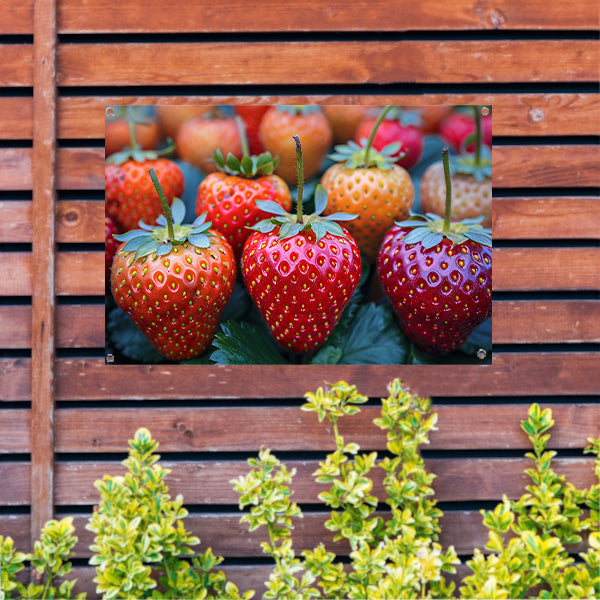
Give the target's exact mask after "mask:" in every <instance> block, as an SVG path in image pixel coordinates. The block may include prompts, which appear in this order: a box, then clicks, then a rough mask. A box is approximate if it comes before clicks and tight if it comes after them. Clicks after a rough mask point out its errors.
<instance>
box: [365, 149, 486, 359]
mask: <svg viewBox="0 0 600 600" xmlns="http://www.w3.org/2000/svg"><path fill="white" fill-rule="evenodd" d="M447 153H448V150H447V149H445V150H444V152H443V156H444V164H445V169H446V174H447V175H446V181H447V182H448V187H447V201H446V206H447V210H446V214H445V218H444V220H443V221H442V220H441V219H439V218H435V216H434V215H430V214H429V215H427V216H422V215H412V216H411V218H410V220H407V221H401V222H399V223H396V225H394V227H392V229H391V230H390V231H389V232H388V233H387V234H386V236H385V239H384V240H383V243H382V245H381V249H380V251H379V255H378V258H377V272H378V276H379V281H380V283H381V285H382V287H383V289H384V291H385V293H386V295H387V297H388V298H389V300H390V302H391V304H392V307H393V309H394V312H395V314H396V316H397V318H398V321H399V323H400V326H401V327H402V329H403V330H404V332H405V333H406V335H407V336H408V337H409V338H410V339H411V340H412V341H413V342H414V343H415V345H416V346H418V347H419V348H421V349H422V350H425V351H426V352H429V353H431V354H434V355H437V354H445V353H448V352H451V351H452V350H455V349H457V348H458V347H460V346H461V345H462V344H463V343H464V342H465V340H466V339H467V337H468V336H469V334H470V333H471V332H472V331H473V329H474V328H475V327H476V326H477V325H479V324H480V323H481V322H483V321H484V320H485V319H487V318H488V317H490V316H491V314H492V251H491V245H492V237H491V231H490V230H489V229H484V228H483V227H481V225H480V224H479V221H480V220H478V219H470V220H465V221H460V222H456V223H452V222H450V204H451V199H452V192H451V185H450V173H449V166H448V156H447Z"/></svg>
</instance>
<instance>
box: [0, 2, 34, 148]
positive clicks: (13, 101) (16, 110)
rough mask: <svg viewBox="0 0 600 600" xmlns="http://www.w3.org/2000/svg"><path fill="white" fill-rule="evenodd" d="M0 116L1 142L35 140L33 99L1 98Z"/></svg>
mask: <svg viewBox="0 0 600 600" xmlns="http://www.w3.org/2000/svg"><path fill="white" fill-rule="evenodd" d="M0 10H1V9H0ZM0 27H1V25H0ZM0 115H2V118H1V119H0V140H30V139H32V138H33V98H29V97H15V98H0Z"/></svg>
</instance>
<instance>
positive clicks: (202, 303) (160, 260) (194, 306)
mask: <svg viewBox="0 0 600 600" xmlns="http://www.w3.org/2000/svg"><path fill="white" fill-rule="evenodd" d="M150 175H151V177H152V179H151V181H152V182H153V184H154V185H155V186H156V189H157V191H158V193H159V195H160V199H161V204H162V206H163V209H164V212H165V216H166V218H165V216H163V217H161V218H159V219H158V222H159V225H158V226H156V227H151V226H148V225H146V224H145V223H143V222H142V223H140V227H141V229H137V230H133V231H130V232H128V233H126V234H122V235H118V236H116V238H117V239H118V240H119V241H121V242H125V243H124V244H123V245H122V246H121V247H120V249H119V252H118V254H117V255H116V256H115V259H114V262H113V267H112V274H111V288H112V293H113V296H114V298H115V301H116V303H117V304H118V305H119V306H120V307H121V308H122V309H123V310H124V311H125V312H126V313H127V314H128V315H129V316H130V317H131V319H132V321H133V322H134V323H135V324H136V325H137V326H138V327H139V328H140V330H141V331H142V332H143V333H144V334H145V335H146V337H147V338H148V339H149V340H150V341H151V342H152V344H154V346H155V347H156V349H157V350H158V351H159V352H160V353H161V354H163V355H164V356H165V357H166V358H168V359H170V360H177V361H181V360H185V359H188V358H193V357H195V356H199V355H200V354H202V353H203V352H204V351H205V350H206V348H207V347H208V346H209V344H210V343H211V341H212V339H213V337H214V334H215V332H216V330H217V327H218V325H219V318H220V315H221V312H222V311H223V308H224V307H225V305H226V304H227V302H228V300H229V298H230V296H231V293H232V291H233V287H234V284H235V276H236V265H235V260H234V257H233V250H232V249H231V246H229V244H228V243H227V241H225V240H224V239H223V238H222V237H221V235H220V234H219V233H217V232H216V231H214V230H213V229H211V228H210V227H211V223H210V222H206V221H205V219H206V215H205V214H203V215H201V216H200V217H198V218H197V219H196V220H195V221H194V222H193V223H192V224H191V225H183V224H182V223H183V219H184V216H185V206H184V204H183V202H182V201H181V200H179V198H175V199H174V200H173V205H172V209H169V206H168V204H167V201H166V198H165V195H164V193H163V192H162V190H161V188H160V183H159V182H158V178H157V175H156V172H154V171H152V170H151V171H150ZM171 211H172V216H171Z"/></svg>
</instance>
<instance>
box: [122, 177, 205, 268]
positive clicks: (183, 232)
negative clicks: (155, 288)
mask: <svg viewBox="0 0 600 600" xmlns="http://www.w3.org/2000/svg"><path fill="white" fill-rule="evenodd" d="M148 172H149V173H150V177H151V178H152V183H153V184H154V187H155V188H156V191H157V193H158V195H159V198H160V201H161V204H162V207H163V211H164V213H165V214H164V215H160V216H159V217H158V218H157V219H156V222H157V223H158V225H148V224H147V223H144V221H140V222H139V226H140V229H133V230H131V231H128V232H127V233H123V234H117V235H114V236H113V237H114V238H115V239H116V240H118V241H120V242H126V244H125V245H124V246H123V248H121V252H135V256H134V260H137V259H138V258H143V257H145V256H148V255H150V254H153V255H155V257H157V256H165V255H166V254H169V252H171V250H172V249H173V247H174V246H180V245H182V244H184V243H186V242H187V243H189V244H191V245H192V246H196V247H197V248H210V245H211V239H210V238H211V235H213V234H211V233H210V232H209V230H210V228H211V226H212V222H211V221H206V215H207V213H206V212H204V213H202V214H201V215H200V216H199V217H197V218H196V219H195V220H194V222H193V223H191V224H189V225H184V224H183V219H184V218H185V204H184V203H183V202H182V201H181V200H180V199H179V198H173V203H172V206H171V207H170V208H169V205H168V203H167V199H166V197H165V194H164V192H163V189H162V187H161V185H160V183H159V181H158V178H157V176H156V171H155V170H154V169H150V170H149V171H148Z"/></svg>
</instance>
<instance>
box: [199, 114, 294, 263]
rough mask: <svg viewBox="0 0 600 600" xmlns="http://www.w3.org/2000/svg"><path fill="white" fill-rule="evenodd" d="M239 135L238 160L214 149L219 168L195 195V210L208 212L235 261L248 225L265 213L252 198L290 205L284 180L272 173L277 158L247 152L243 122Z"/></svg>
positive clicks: (202, 183)
mask: <svg viewBox="0 0 600 600" xmlns="http://www.w3.org/2000/svg"><path fill="white" fill-rule="evenodd" d="M238 118H239V117H238ZM241 136H242V145H243V147H244V155H243V157H242V160H241V161H239V160H238V159H237V158H236V157H235V156H233V154H229V155H228V156H227V160H225V159H224V158H223V154H222V153H221V151H220V150H217V152H215V155H214V161H215V164H216V166H217V168H218V169H219V171H218V172H215V173H210V174H209V175H207V176H206V177H205V178H204V179H203V180H202V182H201V183H200V186H199V187H198V194H197V197H196V214H197V215H199V214H201V213H203V212H204V211H206V212H207V213H208V218H209V219H210V220H211V221H212V223H213V227H214V229H216V230H217V231H218V232H219V233H221V234H222V235H223V236H224V237H225V239H226V240H227V241H228V242H229V244H230V245H231V247H232V248H233V252H234V254H235V258H236V261H237V260H239V259H240V258H241V256H242V250H243V249H244V243H245V241H246V240H247V239H248V237H249V236H250V233H251V230H250V229H249V226H252V225H255V224H256V223H258V222H259V221H260V220H262V219H265V218H267V217H268V214H267V213H265V212H264V211H262V210H260V208H258V206H257V205H256V200H270V201H272V202H276V203H277V204H279V205H280V206H282V207H283V208H284V210H286V211H289V210H290V209H291V208H292V197H291V195H290V190H289V188H288V186H287V184H286V183H285V181H283V179H281V177H279V176H278V175H274V174H273V171H274V170H275V168H276V167H277V164H278V162H279V159H278V158H277V157H276V158H275V159H274V158H273V157H272V156H271V155H270V154H269V153H268V152H264V153H263V154H261V155H260V156H253V155H252V156H251V155H249V154H248V147H247V143H246V139H245V135H244V134H243V125H242V128H241Z"/></svg>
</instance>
